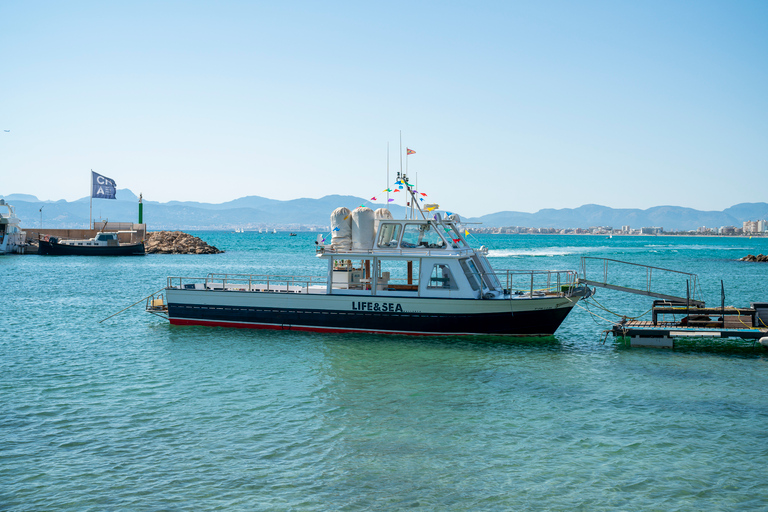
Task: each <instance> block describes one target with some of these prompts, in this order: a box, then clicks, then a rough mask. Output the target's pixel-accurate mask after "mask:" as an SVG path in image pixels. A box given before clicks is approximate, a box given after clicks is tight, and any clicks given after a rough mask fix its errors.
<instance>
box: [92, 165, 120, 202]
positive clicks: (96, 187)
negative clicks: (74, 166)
mask: <svg viewBox="0 0 768 512" xmlns="http://www.w3.org/2000/svg"><path fill="white" fill-rule="evenodd" d="M116 192H117V183H115V180H113V179H111V178H107V177H106V176H102V175H101V174H98V173H95V172H93V171H91V197H93V198H97V199H117V198H116V197H115V193H116Z"/></svg>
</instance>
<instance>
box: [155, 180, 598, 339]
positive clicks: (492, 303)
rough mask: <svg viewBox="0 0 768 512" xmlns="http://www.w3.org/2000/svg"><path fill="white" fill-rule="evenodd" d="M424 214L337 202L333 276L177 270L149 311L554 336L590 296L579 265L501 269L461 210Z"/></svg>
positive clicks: (326, 253)
mask: <svg viewBox="0 0 768 512" xmlns="http://www.w3.org/2000/svg"><path fill="white" fill-rule="evenodd" d="M406 183H407V181H406ZM408 191H409V192H411V190H410V187H408ZM414 199H415V198H414ZM418 213H419V214H420V218H415V217H416V215H415V214H412V215H411V218H409V219H402V220H395V219H393V218H392V215H391V213H390V212H389V210H387V209H384V208H381V209H379V210H376V212H375V213H374V211H373V210H371V209H370V208H367V207H358V208H356V209H355V210H354V211H351V212H350V210H348V209H347V208H337V209H336V210H335V211H334V212H333V214H332V215H331V227H332V230H333V231H332V240H331V243H330V244H328V243H326V241H325V239H323V237H322V235H320V236H319V237H318V240H317V241H316V242H315V251H316V256H317V258H318V259H319V260H321V261H322V262H323V263H324V265H323V266H324V271H323V272H324V274H325V275H322V276H317V277H307V276H272V275H269V276H268V275H253V274H217V273H210V274H208V275H207V276H205V277H199V278H189V277H169V278H168V281H167V285H166V287H165V289H164V291H163V292H161V293H160V294H159V295H153V296H151V298H149V299H148V300H147V306H146V311H147V312H150V313H155V314H159V315H161V316H163V317H166V318H168V320H169V321H170V323H171V324H172V325H202V326H219V327H237V328H255V329H277V330H301V331H316V332H337V333H341V332H360V333H380V334H415V335H502V336H549V335H552V334H554V333H555V331H556V330H557V328H558V327H559V326H560V324H561V323H562V322H563V320H565V318H566V316H567V315H568V313H569V312H570V311H571V309H572V308H573V307H574V306H575V305H576V303H577V302H578V301H579V299H580V298H583V297H587V296H589V295H590V289H589V288H587V287H585V286H583V285H580V284H579V282H578V274H577V272H574V271H548V270H545V271H529V270H528V271H525V270H524V271H517V270H505V271H495V270H493V269H492V267H491V265H490V263H489V261H488V259H487V257H486V254H487V249H485V248H484V247H481V248H478V249H475V248H473V247H472V246H471V245H470V244H469V242H468V241H467V239H466V238H465V230H464V229H462V227H461V225H460V218H459V217H458V215H455V214H448V213H447V212H429V213H428V214H425V212H423V211H421V210H419V211H418Z"/></svg>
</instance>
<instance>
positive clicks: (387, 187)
mask: <svg viewBox="0 0 768 512" xmlns="http://www.w3.org/2000/svg"><path fill="white" fill-rule="evenodd" d="M385 188H386V189H387V190H389V142H387V186H386V187H385ZM387 208H389V192H387Z"/></svg>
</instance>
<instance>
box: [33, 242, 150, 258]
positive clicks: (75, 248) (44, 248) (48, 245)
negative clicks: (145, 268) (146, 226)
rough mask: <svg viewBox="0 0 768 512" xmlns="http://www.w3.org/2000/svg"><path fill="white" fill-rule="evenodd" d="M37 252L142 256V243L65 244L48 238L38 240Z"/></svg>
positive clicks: (58, 254) (45, 253) (72, 254)
mask: <svg viewBox="0 0 768 512" xmlns="http://www.w3.org/2000/svg"><path fill="white" fill-rule="evenodd" d="M39 243H40V245H39V247H38V249H37V254H42V255H50V256H143V255H144V254H145V252H144V244H142V243H138V244H120V245H113V246H83V245H67V244H60V243H58V242H53V241H50V240H40V242H39Z"/></svg>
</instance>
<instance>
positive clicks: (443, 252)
mask: <svg viewBox="0 0 768 512" xmlns="http://www.w3.org/2000/svg"><path fill="white" fill-rule="evenodd" d="M317 252H318V253H320V254H322V253H328V254H338V255H340V256H341V255H352V256H371V257H373V256H384V257H391V256H408V257H417V258H421V257H425V256H426V257H429V256H457V255H461V254H467V253H472V252H474V251H473V249H471V248H469V247H461V246H459V247H449V248H445V247H440V248H429V247H376V248H374V249H341V248H334V247H331V246H330V245H321V246H318V249H317Z"/></svg>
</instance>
